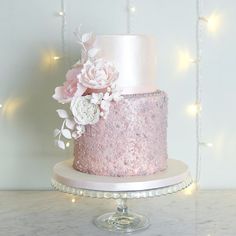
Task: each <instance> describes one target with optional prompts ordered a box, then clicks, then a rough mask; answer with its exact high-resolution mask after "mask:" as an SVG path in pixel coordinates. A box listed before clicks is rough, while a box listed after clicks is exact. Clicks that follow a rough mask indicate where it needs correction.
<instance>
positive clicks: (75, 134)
mask: <svg viewBox="0 0 236 236" xmlns="http://www.w3.org/2000/svg"><path fill="white" fill-rule="evenodd" d="M84 132H85V127H84V126H83V125H76V127H75V131H74V132H73V133H72V137H73V138H74V139H77V138H79V137H80V136H81V135H82V134H83V133H84Z"/></svg>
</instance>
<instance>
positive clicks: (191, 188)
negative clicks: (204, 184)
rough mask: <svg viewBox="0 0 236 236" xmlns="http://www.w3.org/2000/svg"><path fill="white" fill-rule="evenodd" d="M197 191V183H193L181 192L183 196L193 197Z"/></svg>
mask: <svg viewBox="0 0 236 236" xmlns="http://www.w3.org/2000/svg"><path fill="white" fill-rule="evenodd" d="M196 190H197V183H196V182H193V183H192V184H191V185H190V186H189V187H187V188H186V189H184V190H183V193H184V195H187V196H190V195H193V194H194V193H195V192H196Z"/></svg>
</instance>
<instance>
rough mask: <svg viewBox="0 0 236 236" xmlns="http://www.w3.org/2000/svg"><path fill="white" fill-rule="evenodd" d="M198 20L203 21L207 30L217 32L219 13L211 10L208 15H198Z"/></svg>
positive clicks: (219, 19)
mask: <svg viewBox="0 0 236 236" xmlns="http://www.w3.org/2000/svg"><path fill="white" fill-rule="evenodd" d="M199 20H200V21H203V22H205V23H206V24H207V29H208V31H209V32H212V33H215V32H217V31H218V30H219V28H220V25H221V15H220V14H219V13H216V12H213V13H212V14H211V15H210V16H209V17H199Z"/></svg>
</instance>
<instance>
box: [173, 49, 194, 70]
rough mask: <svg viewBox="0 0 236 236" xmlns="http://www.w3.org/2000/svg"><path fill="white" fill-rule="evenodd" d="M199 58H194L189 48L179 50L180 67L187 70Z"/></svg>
mask: <svg viewBox="0 0 236 236" xmlns="http://www.w3.org/2000/svg"><path fill="white" fill-rule="evenodd" d="M196 62H197V60H195V59H193V58H192V57H191V55H190V52H189V51H188V50H186V49H185V50H179V52H178V69H179V70H180V71H185V70H187V69H188V68H189V66H190V65H191V64H192V63H196Z"/></svg>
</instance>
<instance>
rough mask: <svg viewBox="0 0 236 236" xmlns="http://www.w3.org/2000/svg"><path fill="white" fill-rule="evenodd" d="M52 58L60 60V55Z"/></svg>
mask: <svg viewBox="0 0 236 236" xmlns="http://www.w3.org/2000/svg"><path fill="white" fill-rule="evenodd" d="M52 59H53V60H54V61H57V60H60V59H61V57H59V56H53V57H52Z"/></svg>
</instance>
